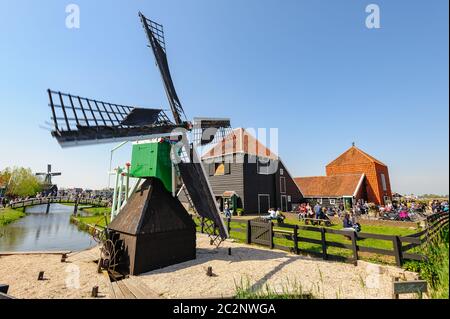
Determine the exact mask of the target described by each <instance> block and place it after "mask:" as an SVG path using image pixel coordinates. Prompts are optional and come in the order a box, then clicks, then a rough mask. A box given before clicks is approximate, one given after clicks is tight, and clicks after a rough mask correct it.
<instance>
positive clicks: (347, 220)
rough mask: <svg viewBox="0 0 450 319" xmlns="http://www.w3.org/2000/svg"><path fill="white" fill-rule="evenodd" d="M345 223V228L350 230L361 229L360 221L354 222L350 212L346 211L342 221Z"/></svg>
mask: <svg viewBox="0 0 450 319" xmlns="http://www.w3.org/2000/svg"><path fill="white" fill-rule="evenodd" d="M342 223H343V227H344V228H343V230H350V231H356V232H360V231H361V225H359V224H358V223H354V222H353V221H352V219H351V218H350V214H349V213H346V214H345V216H344V220H343V221H342Z"/></svg>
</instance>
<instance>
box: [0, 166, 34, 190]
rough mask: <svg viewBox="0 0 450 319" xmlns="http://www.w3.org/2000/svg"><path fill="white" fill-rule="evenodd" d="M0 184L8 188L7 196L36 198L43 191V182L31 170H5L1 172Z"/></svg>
mask: <svg viewBox="0 0 450 319" xmlns="http://www.w3.org/2000/svg"><path fill="white" fill-rule="evenodd" d="M8 182H9V184H8ZM0 183H3V184H5V185H6V186H7V189H6V195H8V196H20V197H26V196H34V195H36V194H37V193H38V192H40V191H42V181H41V180H40V179H39V178H38V177H36V176H35V175H34V174H33V172H32V171H31V169H29V168H23V167H14V168H12V169H11V168H6V169H4V170H3V171H1V172H0Z"/></svg>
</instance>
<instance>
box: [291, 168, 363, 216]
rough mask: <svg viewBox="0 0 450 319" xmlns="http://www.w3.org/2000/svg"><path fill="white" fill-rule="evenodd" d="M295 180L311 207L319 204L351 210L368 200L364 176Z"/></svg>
mask: <svg viewBox="0 0 450 319" xmlns="http://www.w3.org/2000/svg"><path fill="white" fill-rule="evenodd" d="M294 180H295V183H296V184H297V186H298V188H299V189H300V191H301V192H302V194H303V196H304V197H305V199H306V200H307V201H308V202H309V203H310V204H311V205H315V204H316V203H319V204H320V205H322V206H324V207H333V206H339V205H343V206H345V207H347V208H349V207H352V205H353V203H354V202H356V201H357V200H360V199H364V200H366V199H367V194H366V190H365V187H364V180H365V175H364V174H345V175H336V176H313V177H297V178H294Z"/></svg>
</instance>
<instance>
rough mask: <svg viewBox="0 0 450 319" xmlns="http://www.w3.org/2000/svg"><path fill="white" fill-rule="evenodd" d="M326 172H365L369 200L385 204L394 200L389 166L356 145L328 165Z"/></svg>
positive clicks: (329, 174)
mask: <svg viewBox="0 0 450 319" xmlns="http://www.w3.org/2000/svg"><path fill="white" fill-rule="evenodd" d="M326 174H327V176H336V175H343V174H364V175H365V181H364V185H365V191H366V194H367V201H368V202H370V203H375V204H377V205H380V204H381V205H385V204H386V202H388V201H391V200H392V191H391V183H390V179H389V170H388V167H387V166H386V165H385V164H383V163H382V162H380V161H379V160H377V159H376V158H374V157H373V156H371V155H369V154H367V153H365V152H363V151H362V150H360V149H359V148H357V147H356V146H354V145H353V146H352V147H350V148H349V149H348V150H347V151H345V152H344V153H343V154H342V155H340V156H339V157H338V158H336V159H335V160H334V161H332V162H331V163H330V164H328V165H327V166H326Z"/></svg>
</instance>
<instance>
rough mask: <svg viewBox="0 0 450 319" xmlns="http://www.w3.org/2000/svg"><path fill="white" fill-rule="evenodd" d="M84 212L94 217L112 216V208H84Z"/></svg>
mask: <svg viewBox="0 0 450 319" xmlns="http://www.w3.org/2000/svg"><path fill="white" fill-rule="evenodd" d="M82 211H83V212H86V213H88V214H90V215H93V216H100V215H102V216H103V215H111V207H89V208H83V209H82Z"/></svg>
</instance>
